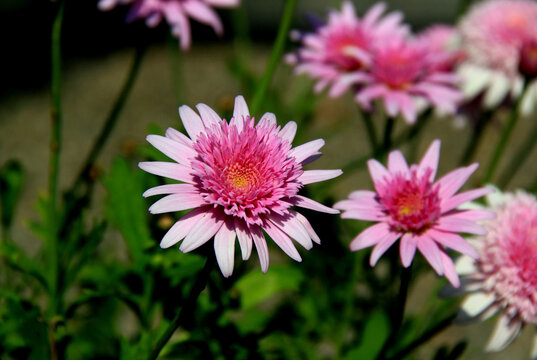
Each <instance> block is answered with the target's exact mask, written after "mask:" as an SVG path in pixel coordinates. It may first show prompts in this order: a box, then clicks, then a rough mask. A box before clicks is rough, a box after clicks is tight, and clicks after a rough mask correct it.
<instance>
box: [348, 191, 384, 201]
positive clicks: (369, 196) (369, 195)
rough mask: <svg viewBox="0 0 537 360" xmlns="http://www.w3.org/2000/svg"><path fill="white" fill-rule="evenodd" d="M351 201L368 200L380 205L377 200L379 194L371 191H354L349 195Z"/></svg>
mask: <svg viewBox="0 0 537 360" xmlns="http://www.w3.org/2000/svg"><path fill="white" fill-rule="evenodd" d="M349 199H352V200H356V201H364V200H368V201H374V202H375V203H378V202H377V200H376V199H377V193H375V192H374V191H369V190H357V191H353V192H351V193H350V194H349Z"/></svg>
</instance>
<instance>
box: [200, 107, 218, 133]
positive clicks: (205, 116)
mask: <svg viewBox="0 0 537 360" xmlns="http://www.w3.org/2000/svg"><path fill="white" fill-rule="evenodd" d="M196 108H197V109H198V111H199V113H200V115H201V120H202V121H203V123H204V124H205V127H206V128H207V129H209V128H210V127H211V126H213V125H219V124H220V123H221V122H222V119H221V118H220V116H219V115H218V114H217V113H216V112H215V111H214V110H213V109H211V107H210V106H207V105H205V104H202V103H200V104H198V105H196Z"/></svg>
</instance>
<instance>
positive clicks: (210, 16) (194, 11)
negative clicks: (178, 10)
mask: <svg viewBox="0 0 537 360" xmlns="http://www.w3.org/2000/svg"><path fill="white" fill-rule="evenodd" d="M183 8H184V9H185V11H186V13H187V14H188V15H190V17H192V18H193V19H196V20H197V21H199V22H200V23H202V24H206V25H209V26H211V27H212V28H213V29H214V32H215V33H217V34H218V35H222V33H223V29H222V22H221V21H220V18H219V17H218V15H217V14H216V12H215V11H214V10H213V9H212V8H211V7H210V6H208V5H207V4H205V3H203V2H201V1H197V0H187V1H185V2H183Z"/></svg>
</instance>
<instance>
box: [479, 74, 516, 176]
mask: <svg viewBox="0 0 537 360" xmlns="http://www.w3.org/2000/svg"><path fill="white" fill-rule="evenodd" d="M525 90H526V83H524V86H523V88H522V91H521V93H520V95H519V97H518V99H517V100H516V103H515V106H514V109H513V111H512V112H511V114H510V116H509V120H508V121H507V124H506V125H505V128H504V129H503V132H502V136H501V138H500V141H499V142H498V144H497V145H496V149H495V151H494V154H493V155H492V158H491V161H490V164H489V167H488V168H487V172H486V173H485V177H484V179H483V183H485V184H486V183H488V182H490V180H491V179H492V176H493V175H494V172H495V170H496V168H497V166H498V164H499V162H500V158H501V156H502V155H503V153H504V150H505V146H506V145H507V142H508V141H509V138H510V136H511V134H512V132H513V129H514V128H515V125H516V122H517V120H518V117H519V116H518V115H519V112H520V104H521V103H522V99H523V98H524V93H525Z"/></svg>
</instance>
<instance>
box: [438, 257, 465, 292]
mask: <svg viewBox="0 0 537 360" xmlns="http://www.w3.org/2000/svg"><path fill="white" fill-rule="evenodd" d="M440 256H441V257H442V265H443V268H444V275H445V276H446V278H447V279H448V281H449V282H450V283H451V285H453V287H455V288H458V287H459V286H460V285H461V282H460V280H459V276H458V275H457V271H455V265H453V260H451V258H450V257H449V256H448V254H446V252H445V251H440Z"/></svg>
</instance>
